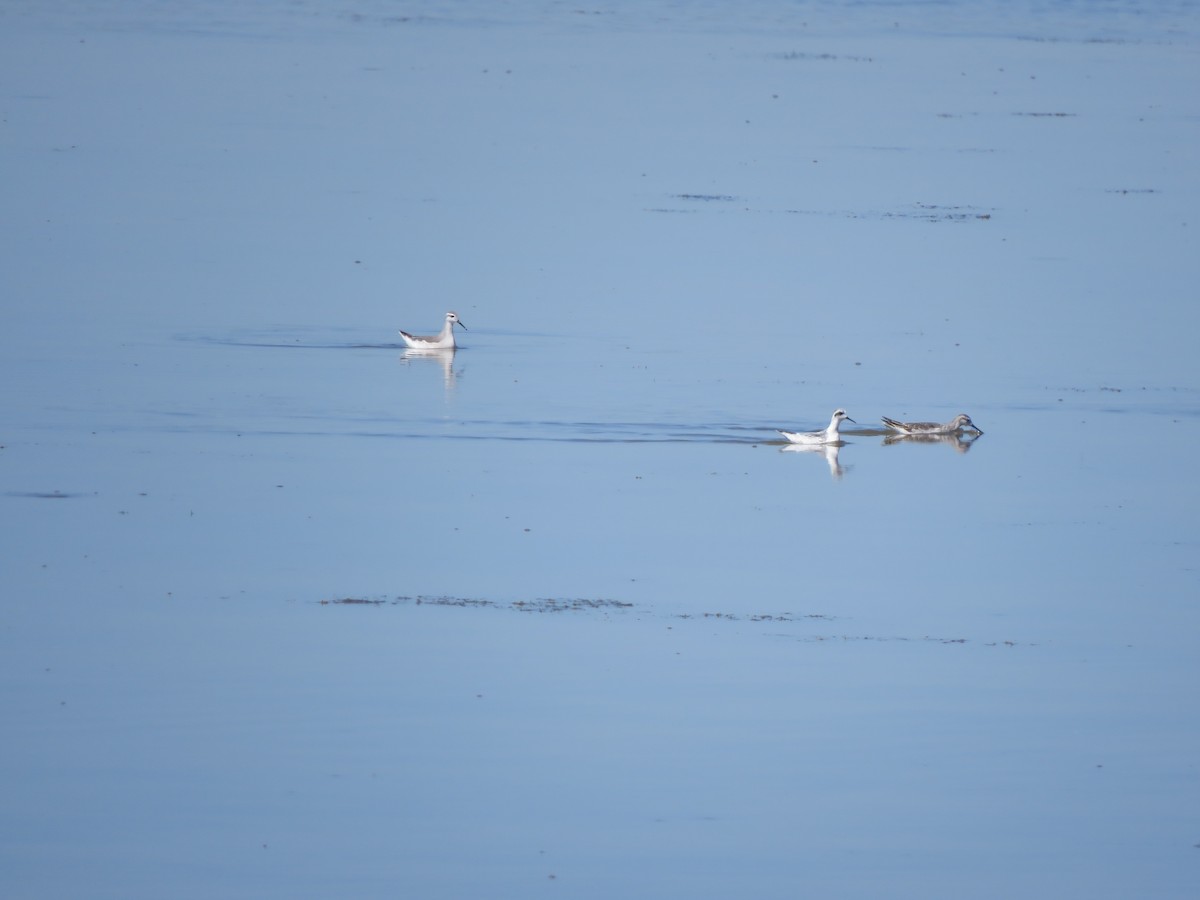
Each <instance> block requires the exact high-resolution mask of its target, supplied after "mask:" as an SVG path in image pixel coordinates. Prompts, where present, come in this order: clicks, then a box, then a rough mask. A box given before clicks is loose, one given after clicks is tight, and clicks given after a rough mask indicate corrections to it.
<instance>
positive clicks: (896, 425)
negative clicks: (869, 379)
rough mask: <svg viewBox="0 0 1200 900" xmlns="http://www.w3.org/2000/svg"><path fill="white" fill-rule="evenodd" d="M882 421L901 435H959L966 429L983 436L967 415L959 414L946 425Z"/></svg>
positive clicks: (886, 419) (884, 419)
mask: <svg viewBox="0 0 1200 900" xmlns="http://www.w3.org/2000/svg"><path fill="white" fill-rule="evenodd" d="M880 421H882V422H883V424H884V425H886V426H887V427H888V428H892V429H895V430H896V431H898V432H900V433H901V434H957V433H958V432H960V431H962V430H963V429H964V428H970V429H971V430H972V431H974V432H977V433H979V434H983V431H982V429H980V427H979V426H978V425H976V424H975V423H974V422H972V421H971V417H970V416H968V415H967V414H966V413H959V414H958V415H957V416H955V417H954V418H953V419H951V420H950V421H949V422H947V423H945V424H944V425H943V424H941V423H939V422H897V421H896V420H895V419H889V418H888V417H887V416H884V417H883V418H882V419H881V420H880Z"/></svg>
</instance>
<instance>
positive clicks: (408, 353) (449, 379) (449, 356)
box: [400, 347, 458, 390]
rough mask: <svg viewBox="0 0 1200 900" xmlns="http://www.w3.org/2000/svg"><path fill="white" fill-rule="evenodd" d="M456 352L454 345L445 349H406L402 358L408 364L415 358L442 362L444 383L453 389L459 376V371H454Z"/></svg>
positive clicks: (447, 388) (449, 388) (447, 387)
mask: <svg viewBox="0 0 1200 900" xmlns="http://www.w3.org/2000/svg"><path fill="white" fill-rule="evenodd" d="M455 352H456V350H455V348H453V347H450V348H448V349H444V350H405V351H404V352H403V353H401V354H400V359H401V360H402V361H404V362H405V363H408V364H411V362H412V361H413V360H415V359H416V360H428V361H432V362H438V363H441V366H442V383H443V384H444V385H445V386H446V390H452V389H453V388H454V382H455V379H457V378H458V373H457V372H455V371H454V354H455Z"/></svg>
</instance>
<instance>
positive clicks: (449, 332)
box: [400, 312, 467, 350]
mask: <svg viewBox="0 0 1200 900" xmlns="http://www.w3.org/2000/svg"><path fill="white" fill-rule="evenodd" d="M455 325H462V327H463V328H466V327H467V326H466V325H463V323H462V322H460V321H459V320H458V313H456V312H448V313H446V324H445V325H443V326H442V330H441V331H440V332H438V333H437V334H434V335H427V336H422V335H416V334H409V333H408V332H407V331H401V332H400V337H402V338H404V343H406V344H408V346H409V347H411V348H412V349H414V350H453V349H454V348H455V347H456V346H458V345H457V344H455V343H454V326H455Z"/></svg>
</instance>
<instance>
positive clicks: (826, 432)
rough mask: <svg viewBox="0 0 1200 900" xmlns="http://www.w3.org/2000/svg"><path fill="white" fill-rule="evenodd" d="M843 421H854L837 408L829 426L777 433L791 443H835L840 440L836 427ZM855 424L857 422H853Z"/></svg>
mask: <svg viewBox="0 0 1200 900" xmlns="http://www.w3.org/2000/svg"><path fill="white" fill-rule="evenodd" d="M843 421H845V422H854V420H853V419H852V418H850V417H849V416H848V415H846V411H845V410H844V409H839V410H835V411H834V413H833V418H832V419H830V420H829V426H828V427H827V428H824V429H822V430H821V431H780V432H779V433H780V434H782V435H783V436H784V437H785V438H787V439H788V440H789V441H791V442H792V443H793V444H836V443H837V442H838V441H840V440H841V436H840V435H839V434H838V428H839V427H840V426H841V424H842V422H843ZM855 424H858V423H857V422H855Z"/></svg>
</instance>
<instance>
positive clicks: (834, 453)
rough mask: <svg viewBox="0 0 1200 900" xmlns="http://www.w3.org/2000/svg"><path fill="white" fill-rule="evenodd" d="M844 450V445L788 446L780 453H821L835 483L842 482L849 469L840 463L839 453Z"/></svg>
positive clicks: (781, 448) (780, 450)
mask: <svg viewBox="0 0 1200 900" xmlns="http://www.w3.org/2000/svg"><path fill="white" fill-rule="evenodd" d="M841 449H842V444H841V443H837V444H818V445H809V446H806V445H804V444H788V445H787V446H786V447H780V448H779V452H780V453H820V454H821V455H822V456H824V457H825V462H827V463H828V464H829V475H830V477H831V478H833V480H834V481H840V480H841V477H842V476H843V475H844V474H845V473H846V471H847V470H848V469H849V466H843V465H842V464H841V463H839V462H838V451H839V450H841Z"/></svg>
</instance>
